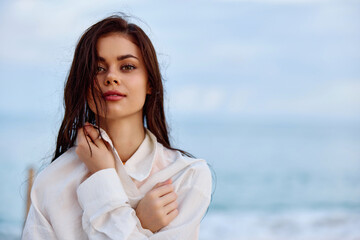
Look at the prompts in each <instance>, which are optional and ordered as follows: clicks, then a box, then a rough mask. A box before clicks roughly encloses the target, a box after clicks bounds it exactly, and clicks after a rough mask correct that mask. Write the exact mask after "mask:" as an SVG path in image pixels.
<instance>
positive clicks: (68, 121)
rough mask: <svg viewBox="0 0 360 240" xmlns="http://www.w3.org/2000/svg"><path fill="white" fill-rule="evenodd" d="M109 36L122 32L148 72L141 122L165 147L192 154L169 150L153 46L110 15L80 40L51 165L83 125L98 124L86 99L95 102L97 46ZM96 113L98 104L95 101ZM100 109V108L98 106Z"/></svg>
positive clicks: (136, 28) (138, 31) (122, 20)
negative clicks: (137, 48)
mask: <svg viewBox="0 0 360 240" xmlns="http://www.w3.org/2000/svg"><path fill="white" fill-rule="evenodd" d="M109 33H122V34H124V35H127V36H129V37H130V39H131V40H132V41H133V42H134V44H136V45H137V46H138V47H139V49H140V51H141V54H142V57H143V59H144V63H145V67H146V70H147V73H148V81H149V84H150V88H151V94H147V95H146V100H145V104H144V107H143V121H144V122H145V123H146V127H147V128H148V129H149V130H150V131H151V132H152V133H153V134H154V135H155V136H156V138H157V141H158V142H160V143H161V144H162V145H163V146H164V147H166V148H169V149H173V150H178V151H180V152H181V153H182V154H184V155H187V156H190V157H192V155H191V154H189V153H187V152H185V151H182V150H179V149H175V148H172V147H171V144H170V141H169V133H168V126H167V123H166V119H165V112H164V89H163V84H162V77H161V73H160V68H159V63H158V60H157V56H156V52H155V49H154V46H153V45H152V43H151V41H150V39H149V37H148V36H147V35H146V34H145V32H144V31H143V30H142V29H141V28H140V27H139V26H137V25H135V24H133V23H129V22H128V21H127V20H125V18H124V17H121V16H119V15H113V16H110V17H107V18H105V19H103V20H102V21H100V22H98V23H96V24H94V25H93V26H91V27H90V28H88V29H87V30H86V31H85V33H84V34H83V35H82V37H81V38H80V40H79V42H78V44H77V46H76V49H75V54H74V59H73V62H72V65H71V68H70V71H69V75H68V77H67V81H66V83H65V89H64V108H65V113H64V119H63V121H62V123H61V126H60V129H59V133H58V137H57V143H56V149H55V153H54V156H53V159H52V161H51V162H53V161H54V160H55V159H57V158H58V157H59V156H60V155H61V154H63V153H64V152H66V151H67V150H68V149H69V148H71V147H73V146H74V143H75V140H76V137H77V131H78V129H79V128H81V127H83V126H84V123H85V122H90V123H93V124H95V123H96V124H97V125H98V126H99V125H100V119H99V117H98V116H97V115H95V113H94V112H93V111H91V109H90V107H89V105H88V103H87V99H89V94H91V96H92V97H93V99H96V95H97V94H96V86H95V85H96V84H97V81H94V78H95V76H96V70H97V60H98V55H97V49H96V43H97V41H98V39H99V38H100V37H101V36H104V35H106V34H109ZM94 102H95V107H96V110H97V112H99V111H98V108H99V106H98V104H99V103H100V105H101V101H94ZM100 107H102V106H100Z"/></svg>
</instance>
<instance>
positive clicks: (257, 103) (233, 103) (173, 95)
mask: <svg viewBox="0 0 360 240" xmlns="http://www.w3.org/2000/svg"><path fill="white" fill-rule="evenodd" d="M169 96H170V98H169V99H170V109H172V111H173V112H176V113H178V114H189V113H197V114H225V115H232V116H278V117H282V116H298V117H310V118H311V117H335V118H345V119H347V118H359V117H360V80H343V81H336V82H332V83H330V84H329V83H325V84H321V85H317V86H316V87H315V86H313V87H311V88H303V89H298V92H297V93H291V92H286V90H284V89H281V88H278V89H277V90H276V91H274V90H269V89H266V88H262V89H261V88H259V87H257V86H256V85H253V86H247V87H241V86H236V87H232V88H226V87H223V86H221V85H220V86H215V85H212V86H205V85H184V86H181V87H179V88H177V90H176V91H170V92H169Z"/></svg>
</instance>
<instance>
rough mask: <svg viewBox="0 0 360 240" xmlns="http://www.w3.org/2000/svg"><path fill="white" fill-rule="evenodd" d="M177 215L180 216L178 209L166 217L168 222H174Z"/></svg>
mask: <svg viewBox="0 0 360 240" xmlns="http://www.w3.org/2000/svg"><path fill="white" fill-rule="evenodd" d="M177 215H179V210H178V209H177V208H176V209H174V210H172V211H171V212H169V213H168V214H167V215H166V218H167V222H171V221H172V220H174V218H176V216H177Z"/></svg>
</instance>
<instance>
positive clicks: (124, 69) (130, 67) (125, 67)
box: [121, 64, 136, 72]
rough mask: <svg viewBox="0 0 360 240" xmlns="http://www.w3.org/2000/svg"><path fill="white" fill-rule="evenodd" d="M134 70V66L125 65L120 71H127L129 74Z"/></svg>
mask: <svg viewBox="0 0 360 240" xmlns="http://www.w3.org/2000/svg"><path fill="white" fill-rule="evenodd" d="M134 69H136V67H135V66H134V65H131V64H126V65H123V66H121V70H123V71H127V72H130V71H132V70H134Z"/></svg>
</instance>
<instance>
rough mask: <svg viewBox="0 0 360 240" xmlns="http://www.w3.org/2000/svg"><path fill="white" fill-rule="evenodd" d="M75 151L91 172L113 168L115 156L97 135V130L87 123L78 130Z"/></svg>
mask: <svg viewBox="0 0 360 240" xmlns="http://www.w3.org/2000/svg"><path fill="white" fill-rule="evenodd" d="M90 148H91V150H90ZM75 151H76V154H77V155H78V157H79V158H80V160H81V161H83V162H84V163H85V165H86V166H87V168H88V170H89V171H90V173H91V174H93V173H95V172H97V171H100V170H103V169H107V168H115V158H114V155H113V153H112V151H111V149H110V146H109V145H108V143H107V142H105V141H104V140H102V139H101V138H100V137H99V132H98V130H97V129H95V128H94V127H93V126H92V125H90V124H88V123H86V124H85V126H84V127H83V128H80V129H79V130H78V145H77V147H76V150H75Z"/></svg>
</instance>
